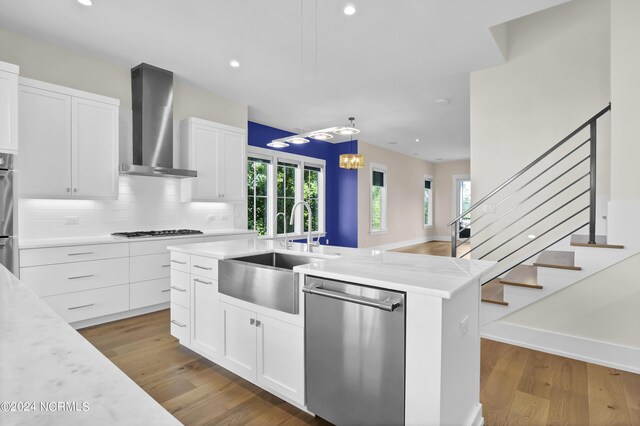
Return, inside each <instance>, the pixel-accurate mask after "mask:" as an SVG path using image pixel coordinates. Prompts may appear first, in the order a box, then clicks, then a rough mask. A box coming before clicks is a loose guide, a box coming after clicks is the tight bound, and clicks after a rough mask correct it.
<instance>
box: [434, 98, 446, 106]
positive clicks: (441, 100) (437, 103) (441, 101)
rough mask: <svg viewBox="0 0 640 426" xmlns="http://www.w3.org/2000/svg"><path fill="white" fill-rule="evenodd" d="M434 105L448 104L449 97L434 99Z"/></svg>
mask: <svg viewBox="0 0 640 426" xmlns="http://www.w3.org/2000/svg"><path fill="white" fill-rule="evenodd" d="M436 105H449V99H444V98H442V99H437V100H436Z"/></svg>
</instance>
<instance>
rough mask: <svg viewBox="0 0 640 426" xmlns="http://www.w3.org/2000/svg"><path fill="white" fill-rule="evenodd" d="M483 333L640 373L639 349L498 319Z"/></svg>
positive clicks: (490, 336)
mask: <svg viewBox="0 0 640 426" xmlns="http://www.w3.org/2000/svg"><path fill="white" fill-rule="evenodd" d="M480 335H481V336H482V337H483V338H485V339H490V340H496V341H498V342H503V343H508V344H512V345H516V346H522V347H524V348H528V349H533V350H536V351H541V352H547V353H550V354H554V355H559V356H563V357H566V358H572V359H577V360H579V361H585V362H589V363H591V364H597V365H602V366H605V367H610V368H615V369H618V370H623V371H628V372H630V373H635V374H640V349H638V348H632V347H629V346H622V345H616V344H613V343H608V342H601V341H597V340H591V339H586V338H583V337H577V336H569V335H565V334H560V333H554V332H551V331H546V330H537V329H533V328H529V327H522V326H517V325H512V324H508V323H502V322H499V321H498V322H493V323H491V324H487V325H485V326H483V327H481V329H480Z"/></svg>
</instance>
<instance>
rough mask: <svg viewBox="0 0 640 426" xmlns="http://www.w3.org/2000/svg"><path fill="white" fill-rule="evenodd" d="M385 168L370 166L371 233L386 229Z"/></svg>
mask: <svg viewBox="0 0 640 426" xmlns="http://www.w3.org/2000/svg"><path fill="white" fill-rule="evenodd" d="M386 178H387V168H386V167H385V166H382V165H374V164H372V165H371V218H370V219H371V232H372V233H374V232H384V231H386V229H387V186H386V185H387V182H386Z"/></svg>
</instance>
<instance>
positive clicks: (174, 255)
mask: <svg viewBox="0 0 640 426" xmlns="http://www.w3.org/2000/svg"><path fill="white" fill-rule="evenodd" d="M170 263H171V269H173V270H176V271H182V272H187V273H188V272H189V255H188V254H185V253H178V252H176V251H172V252H171V262H170Z"/></svg>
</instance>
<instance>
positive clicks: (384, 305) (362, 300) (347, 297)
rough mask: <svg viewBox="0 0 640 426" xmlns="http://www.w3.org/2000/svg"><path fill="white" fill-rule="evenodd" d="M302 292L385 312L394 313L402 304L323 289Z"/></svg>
mask: <svg viewBox="0 0 640 426" xmlns="http://www.w3.org/2000/svg"><path fill="white" fill-rule="evenodd" d="M302 291H303V292H305V293H309V294H316V295H318V296H325V297H329V298H331V299H338V300H343V301H345V302H353V303H357V304H359V305H365V306H370V307H372V308H378V309H382V310H383V311H389V312H393V311H394V310H395V309H396V308H397V307H398V306H400V305H401V303H400V302H399V301H397V300H378V299H371V298H369V297H363V296H355V295H352V294H346V293H340V292H339V291H333V290H327V289H324V288H322V287H302Z"/></svg>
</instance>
